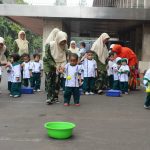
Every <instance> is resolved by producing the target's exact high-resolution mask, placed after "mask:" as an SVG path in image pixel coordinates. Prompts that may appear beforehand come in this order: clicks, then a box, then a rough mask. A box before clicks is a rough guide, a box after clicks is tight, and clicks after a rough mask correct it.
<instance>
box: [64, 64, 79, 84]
mask: <svg viewBox="0 0 150 150" xmlns="http://www.w3.org/2000/svg"><path fill="white" fill-rule="evenodd" d="M79 73H81V66H79V65H76V66H71V65H70V63H68V64H66V65H65V77H66V82H65V86H66V87H79V81H78V78H79ZM67 76H70V78H71V79H70V80H68V79H67Z"/></svg>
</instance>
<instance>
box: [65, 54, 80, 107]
mask: <svg viewBox="0 0 150 150" xmlns="http://www.w3.org/2000/svg"><path fill="white" fill-rule="evenodd" d="M80 70H81V69H80V66H79V65H78V55H77V54H71V55H70V57H69V63H67V64H66V65H65V75H66V82H65V92H64V106H69V104H70V99H71V95H73V98H74V104H75V106H80V92H79V86H80V84H81V73H80Z"/></svg>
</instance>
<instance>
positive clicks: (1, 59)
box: [0, 37, 7, 62]
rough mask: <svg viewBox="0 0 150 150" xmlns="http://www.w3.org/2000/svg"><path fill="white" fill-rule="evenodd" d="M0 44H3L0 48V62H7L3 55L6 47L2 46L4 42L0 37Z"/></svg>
mask: <svg viewBox="0 0 150 150" xmlns="http://www.w3.org/2000/svg"><path fill="white" fill-rule="evenodd" d="M0 43H2V44H3V47H2V48H0V62H2V61H3V62H5V61H7V59H6V56H5V55H4V53H5V52H6V46H5V45H4V44H5V41H4V38H2V37H0Z"/></svg>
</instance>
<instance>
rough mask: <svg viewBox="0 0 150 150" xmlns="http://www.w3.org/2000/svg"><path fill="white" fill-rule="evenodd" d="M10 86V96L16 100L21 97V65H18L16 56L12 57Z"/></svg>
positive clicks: (18, 57)
mask: <svg viewBox="0 0 150 150" xmlns="http://www.w3.org/2000/svg"><path fill="white" fill-rule="evenodd" d="M12 59H13V62H12V65H11V69H12V85H11V94H10V96H11V97H12V96H13V97H14V98H17V97H20V96H21V65H20V62H19V61H20V56H19V55H18V54H13V55H12Z"/></svg>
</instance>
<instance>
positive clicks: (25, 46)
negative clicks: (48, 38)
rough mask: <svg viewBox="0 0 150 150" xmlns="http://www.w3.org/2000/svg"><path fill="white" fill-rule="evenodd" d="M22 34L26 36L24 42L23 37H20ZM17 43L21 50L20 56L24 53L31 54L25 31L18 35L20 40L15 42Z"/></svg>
mask: <svg viewBox="0 0 150 150" xmlns="http://www.w3.org/2000/svg"><path fill="white" fill-rule="evenodd" d="M22 33H24V35H25V39H24V40H22V39H21V37H20V35H21V34H22ZM15 41H16V43H17V45H18V48H19V52H18V53H19V55H22V54H23V53H29V50H28V44H29V42H28V41H27V40H26V34H25V32H24V31H20V32H19V33H18V39H17V40H15Z"/></svg>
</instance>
